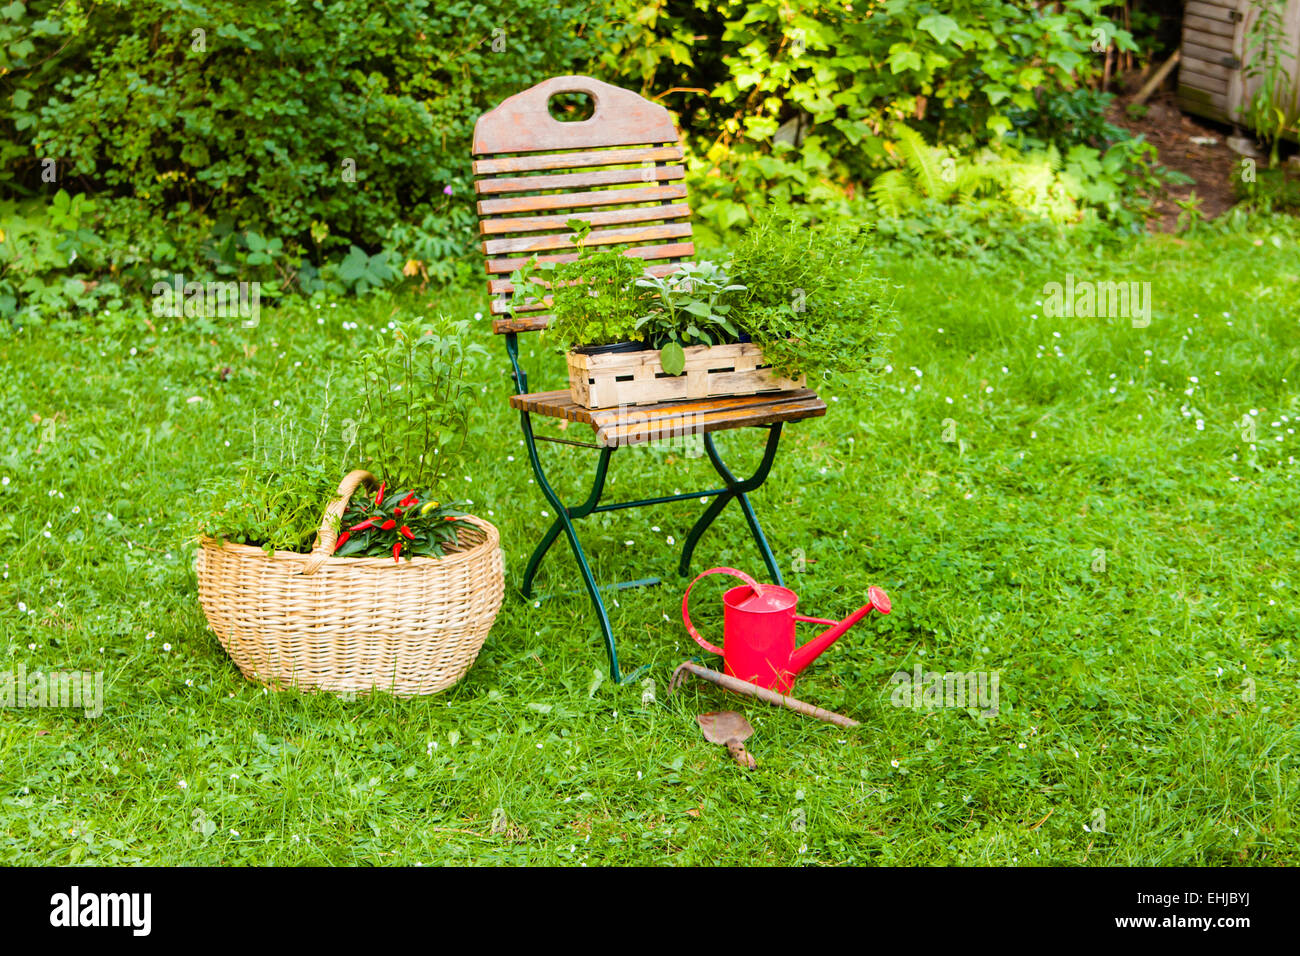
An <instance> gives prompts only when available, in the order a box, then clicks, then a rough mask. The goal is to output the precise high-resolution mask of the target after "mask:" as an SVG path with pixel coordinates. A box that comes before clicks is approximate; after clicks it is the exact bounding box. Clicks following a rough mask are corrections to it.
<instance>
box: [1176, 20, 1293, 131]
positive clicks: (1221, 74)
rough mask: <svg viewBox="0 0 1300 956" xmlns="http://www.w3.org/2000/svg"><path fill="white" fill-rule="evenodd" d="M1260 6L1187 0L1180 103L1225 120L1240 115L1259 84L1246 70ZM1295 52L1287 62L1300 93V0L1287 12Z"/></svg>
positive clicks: (1287, 30)
mask: <svg viewBox="0 0 1300 956" xmlns="http://www.w3.org/2000/svg"><path fill="white" fill-rule="evenodd" d="M1256 16H1258V10H1257V8H1256V7H1255V5H1254V4H1252V3H1251V2H1250V0H1188V3H1187V5H1186V7H1185V9H1184V11H1183V44H1182V54H1183V55H1182V60H1181V62H1180V63H1179V67H1178V103H1179V105H1180V106H1181V107H1182V108H1183V109H1184V110H1186V111H1187V112H1189V113H1195V114H1196V115H1198V116H1205V117H1209V118H1210V119H1216V120H1220V121H1221V122H1225V123H1235V122H1240V121H1241V116H1242V112H1241V111H1242V108H1243V107H1244V105H1245V104H1246V103H1248V102H1249V101H1250V98H1251V97H1252V96H1253V95H1254V93H1255V91H1256V90H1257V89H1258V88H1259V83H1260V80H1259V78H1258V77H1252V78H1249V79H1248V78H1247V77H1246V75H1245V72H1244V70H1243V61H1244V59H1245V56H1246V38H1247V33H1248V32H1249V30H1250V28H1251V26H1252V24H1253V23H1254V21H1255V18H1256ZM1283 20H1284V24H1285V33H1286V36H1287V37H1289V38H1290V52H1291V58H1285V57H1284V58H1283V65H1284V66H1285V67H1286V68H1287V69H1288V70H1289V71H1290V73H1291V78H1292V82H1293V85H1292V89H1291V95H1292V96H1294V95H1296V94H1297V93H1300V0H1288V2H1287V4H1286V8H1285V12H1284V15H1283Z"/></svg>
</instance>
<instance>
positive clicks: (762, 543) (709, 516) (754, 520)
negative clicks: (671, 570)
mask: <svg viewBox="0 0 1300 956" xmlns="http://www.w3.org/2000/svg"><path fill="white" fill-rule="evenodd" d="M780 440H781V423H780V422H778V423H777V424H775V425H771V426H769V427H768V433H767V446H766V447H765V448H764V450H763V460H762V461H761V462H759V465H758V468H757V469H755V471H754V474H753V475H751V476H750V477H749V478H747V479H745V480H744V481H739V480H737V478H736V476H735V475H733V474H732V473H731V470H730V469H729V468H728V467H727V466H726V464H725V463H724V462H723V461H722V456H721V455H719V454H718V449H717V447H716V446H715V445H714V444H713V435H712V434H710V433H706V434H705V436H704V451H705V452H706V453H707V454H708V456H709V461H710V462H712V464H713V467H714V470H715V471H717V473H718V474H719V476H721V478H722V480H723V482H724V483H725V484H726V486H727V487H726V490H725V491H724V492H723V493H722V494H720V495H718V497H717V498H715V499H714V500H713V501H712V502H710V504H709V507H708V508H707V509H705V511H704V514H702V515H700V517H699V519H698V520H697V521H696V522H695V524H694V525H693V526H692V527H691V530H690V533H689V534H688V535H687V536H686V543H685V545H684V546H683V547H682V559H681V562H680V563H679V564H678V566H677V570H678V572H679V573H680V574H682V575H683V576H686V575H687V574H689V573H690V567H691V555H692V554H694V552H695V545H696V544H697V543H698V542H699V540H700V537H701V535H703V534H704V532H705V530H706V529H707V528H708V527H709V525H711V524H712V523H713V521H714V519H716V518H717V517H718V515H719V514H720V513H721V512H722V509H723V508H725V507H726V505H727V502H729V501H730V500H731V499H732V498H735V499H736V500H737V501H739V502H740V510H741V511H742V512H743V513H744V515H745V521H746V522H747V523H748V524H749V530H750V534H752V535H753V538H754V544H756V545H757V546H758V550H759V553H760V554H761V555H762V556H763V563H764V564H766V565H767V570H768V573H769V574H770V575H771V576H772V582H773V583H774V584H782V583H784V582H783V579H782V577H781V568H780V566H779V565H778V564H777V562H776V557H775V556H774V555H773V554H772V549H771V548H770V547H768V544H767V538H766V537H765V536H764V534H763V528H762V525H760V524H759V523H758V516H757V515H755V514H754V508H753V506H752V505H751V504H750V503H749V492H751V491H753V490H754V489H756V488H758V487H759V486H760V485H761V484H762V483H763V482H764V481H766V480H767V476H768V474H769V472H771V470H772V462H773V461H774V460H775V459H776V449H777V444H778V443H779V442H780Z"/></svg>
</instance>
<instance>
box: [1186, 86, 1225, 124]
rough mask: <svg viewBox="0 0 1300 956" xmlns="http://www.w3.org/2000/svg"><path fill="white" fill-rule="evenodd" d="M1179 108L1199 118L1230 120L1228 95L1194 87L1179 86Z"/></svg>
mask: <svg viewBox="0 0 1300 956" xmlns="http://www.w3.org/2000/svg"><path fill="white" fill-rule="evenodd" d="M1178 100H1179V103H1178V105H1179V107H1180V108H1181V109H1184V110H1186V111H1187V112H1189V113H1195V114H1197V115H1198V116H1209V117H1211V118H1213V119H1220V120H1223V121H1227V120H1228V118H1229V117H1228V96H1227V94H1226V93H1209V92H1207V91H1205V90H1201V89H1197V88H1196V87H1193V86H1185V85H1183V84H1181V83H1180V84H1179V86H1178Z"/></svg>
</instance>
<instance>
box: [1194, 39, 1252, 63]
mask: <svg viewBox="0 0 1300 956" xmlns="http://www.w3.org/2000/svg"><path fill="white" fill-rule="evenodd" d="M1183 59H1184V60H1202V61H1204V62H1206V63H1217V64H1218V65H1219V66H1223V67H1229V63H1232V64H1234V65H1233V66H1231V67H1229V68H1230V69H1239V68H1240V65H1241V64H1240V63H1239V62H1238V60H1237V58H1236V57H1235V56H1234V55H1233V54H1232V53H1230V52H1229V51H1227V50H1215V49H1212V48H1211V47H1208V46H1201V45H1200V44H1199V43H1192V42H1191V41H1189V40H1184V41H1183Z"/></svg>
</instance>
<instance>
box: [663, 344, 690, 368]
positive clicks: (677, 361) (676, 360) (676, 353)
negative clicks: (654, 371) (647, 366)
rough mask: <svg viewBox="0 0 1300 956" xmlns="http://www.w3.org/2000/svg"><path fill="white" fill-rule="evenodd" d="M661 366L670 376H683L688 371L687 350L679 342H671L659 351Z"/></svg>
mask: <svg viewBox="0 0 1300 956" xmlns="http://www.w3.org/2000/svg"><path fill="white" fill-rule="evenodd" d="M659 364H660V365H662V366H663V367H664V371H665V372H667V373H668V374H669V375H681V374H682V373H683V372H685V371H686V350H685V349H683V348H682V347H681V345H680V344H679V343H677V342H669V343H668V344H667V345H665V346H664V347H663V348H662V349H660V350H659Z"/></svg>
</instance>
